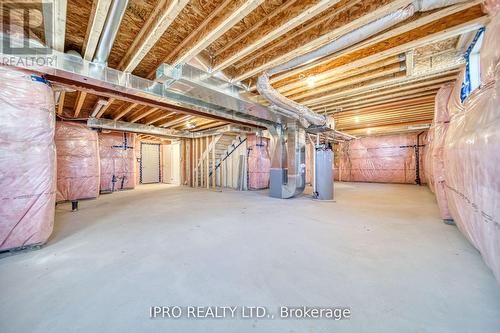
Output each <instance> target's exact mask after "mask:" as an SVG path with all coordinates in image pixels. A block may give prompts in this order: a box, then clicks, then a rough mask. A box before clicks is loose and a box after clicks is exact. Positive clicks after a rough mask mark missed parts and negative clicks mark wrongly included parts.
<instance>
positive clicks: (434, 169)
mask: <svg viewBox="0 0 500 333" xmlns="http://www.w3.org/2000/svg"><path fill="white" fill-rule="evenodd" d="M452 92H453V85H452V84H447V85H444V86H442V87H441V88H440V89H439V91H438V92H437V94H436V103H435V111H434V121H433V123H432V126H431V129H430V130H429V133H430V136H429V138H428V145H427V148H428V149H427V150H426V159H425V166H426V168H425V169H426V171H427V172H426V173H427V175H428V184H429V188H430V189H431V191H432V192H434V193H435V195H436V200H437V203H438V207H439V212H440V215H441V218H442V219H451V218H452V217H451V215H450V211H449V210H448V200H447V198H446V191H445V183H444V182H445V173H446V171H445V167H444V154H443V149H444V142H445V138H446V133H447V131H448V126H449V120H450V116H449V111H448V104H449V101H450V96H451V94H452Z"/></svg>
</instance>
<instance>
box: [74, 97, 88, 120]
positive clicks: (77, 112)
mask: <svg viewBox="0 0 500 333" xmlns="http://www.w3.org/2000/svg"><path fill="white" fill-rule="evenodd" d="M86 96H87V93H86V92H85V91H79V92H78V95H77V97H76V102H75V108H74V109H75V115H74V117H75V118H78V116H79V115H80V111H81V110H82V106H83V102H84V101H85V97H86Z"/></svg>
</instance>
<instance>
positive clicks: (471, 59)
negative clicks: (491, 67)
mask: <svg viewBox="0 0 500 333" xmlns="http://www.w3.org/2000/svg"><path fill="white" fill-rule="evenodd" d="M483 33H484V28H481V29H479V31H478V32H477V34H476V36H475V37H474V39H473V40H472V43H471V45H470V46H469V48H468V49H467V51H466V52H465V60H466V65H465V74H464V76H465V77H464V82H463V84H462V94H461V99H462V102H463V101H464V100H465V99H466V98H467V96H469V95H470V94H471V93H472V92H473V91H474V90H475V89H477V88H479V85H480V84H481V66H480V55H479V54H480V51H481V45H482V44H483V35H484V34H483Z"/></svg>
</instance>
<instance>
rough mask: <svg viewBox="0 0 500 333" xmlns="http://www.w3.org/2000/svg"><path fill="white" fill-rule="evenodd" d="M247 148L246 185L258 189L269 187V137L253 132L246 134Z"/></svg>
mask: <svg viewBox="0 0 500 333" xmlns="http://www.w3.org/2000/svg"><path fill="white" fill-rule="evenodd" d="M247 149H248V187H249V189H251V190H260V189H265V188H268V187H269V173H270V170H271V157H270V155H269V139H268V138H264V137H261V136H259V137H258V136H256V135H255V134H249V135H247Z"/></svg>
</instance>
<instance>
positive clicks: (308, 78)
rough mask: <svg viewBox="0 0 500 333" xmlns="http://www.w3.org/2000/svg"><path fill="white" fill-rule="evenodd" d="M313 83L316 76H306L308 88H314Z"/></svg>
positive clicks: (314, 83)
mask: <svg viewBox="0 0 500 333" xmlns="http://www.w3.org/2000/svg"><path fill="white" fill-rule="evenodd" d="M315 85H316V76H314V75H311V76H308V77H307V86H308V87H309V88H314V86H315Z"/></svg>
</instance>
